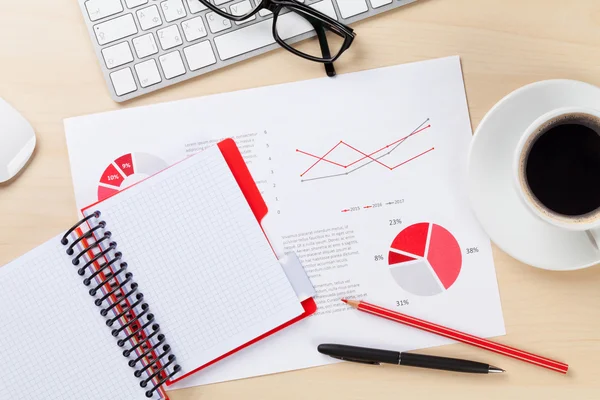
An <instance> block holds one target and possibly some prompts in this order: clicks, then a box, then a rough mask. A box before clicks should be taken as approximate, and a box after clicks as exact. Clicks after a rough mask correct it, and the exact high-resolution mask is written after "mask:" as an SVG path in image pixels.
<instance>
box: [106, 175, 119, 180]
mask: <svg viewBox="0 0 600 400" xmlns="http://www.w3.org/2000/svg"><path fill="white" fill-rule="evenodd" d="M107 179H108V180H109V181H116V180H118V179H121V175H109V176H108V178H107Z"/></svg>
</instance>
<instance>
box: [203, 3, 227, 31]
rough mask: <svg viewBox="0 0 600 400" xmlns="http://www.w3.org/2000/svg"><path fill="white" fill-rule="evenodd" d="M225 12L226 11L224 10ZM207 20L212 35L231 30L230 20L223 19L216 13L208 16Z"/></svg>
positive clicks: (210, 13)
mask: <svg viewBox="0 0 600 400" xmlns="http://www.w3.org/2000/svg"><path fill="white" fill-rule="evenodd" d="M223 11H225V9H224V8H223ZM206 20H207V21H208V27H209V28H210V31H211V32H212V33H218V32H221V31H224V30H225V29H229V28H231V21H230V20H229V19H227V18H223V17H221V16H220V15H219V14H217V13H214V12H209V13H208V14H206Z"/></svg>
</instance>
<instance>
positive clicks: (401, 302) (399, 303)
mask: <svg viewBox="0 0 600 400" xmlns="http://www.w3.org/2000/svg"><path fill="white" fill-rule="evenodd" d="M409 304H410V302H409V301H408V300H397V301H396V307H402V306H407V305H409Z"/></svg>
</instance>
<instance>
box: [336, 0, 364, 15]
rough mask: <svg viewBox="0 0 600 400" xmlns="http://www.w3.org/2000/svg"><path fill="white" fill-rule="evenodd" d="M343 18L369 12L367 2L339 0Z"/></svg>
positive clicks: (361, 0) (362, 0)
mask: <svg viewBox="0 0 600 400" xmlns="http://www.w3.org/2000/svg"><path fill="white" fill-rule="evenodd" d="M337 5H338V7H339V8H340V14H341V15H342V18H350V17H353V16H355V15H358V14H362V13H364V12H367V11H369V7H368V6H367V2H366V1H365V0H337Z"/></svg>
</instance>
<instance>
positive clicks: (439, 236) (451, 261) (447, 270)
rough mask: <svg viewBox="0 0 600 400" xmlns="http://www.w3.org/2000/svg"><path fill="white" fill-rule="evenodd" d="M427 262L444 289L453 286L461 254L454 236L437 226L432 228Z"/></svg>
mask: <svg viewBox="0 0 600 400" xmlns="http://www.w3.org/2000/svg"><path fill="white" fill-rule="evenodd" d="M427 260H428V261H429V264H430V265H431V267H432V268H433V270H434V271H435V273H436V275H437V276H438V278H439V280H440V282H442V285H444V287H445V288H446V289H448V288H449V287H450V286H452V284H454V282H455V281H456V278H458V274H460V267H461V264H462V253H461V251H460V246H459V245H458V242H457V241H456V239H455V238H454V236H452V234H451V233H450V232H448V231H447V230H446V229H445V228H443V227H441V226H439V225H435V224H433V226H432V230H431V239H430V242H429V254H427Z"/></svg>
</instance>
